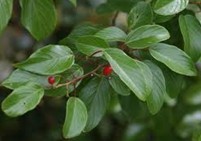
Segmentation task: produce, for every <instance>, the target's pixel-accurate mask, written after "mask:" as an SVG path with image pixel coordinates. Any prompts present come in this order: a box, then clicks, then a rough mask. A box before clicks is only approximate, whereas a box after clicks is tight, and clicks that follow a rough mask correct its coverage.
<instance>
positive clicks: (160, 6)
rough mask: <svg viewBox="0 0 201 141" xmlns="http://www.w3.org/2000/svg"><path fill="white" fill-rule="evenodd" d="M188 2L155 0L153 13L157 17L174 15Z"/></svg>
mask: <svg viewBox="0 0 201 141" xmlns="http://www.w3.org/2000/svg"><path fill="white" fill-rule="evenodd" d="M188 3H189V0H157V2H156V3H155V6H154V12H155V13H157V14H159V15H174V14H177V13H179V12H181V11H182V10H184V9H185V8H186V7H187V5H188Z"/></svg>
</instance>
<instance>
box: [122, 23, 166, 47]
mask: <svg viewBox="0 0 201 141" xmlns="http://www.w3.org/2000/svg"><path fill="white" fill-rule="evenodd" d="M169 37H170V35H169V32H168V31H167V30H166V29H165V28H164V27H162V26H159V25H145V26H141V27H139V28H137V29H135V30H132V31H131V32H130V33H129V34H128V37H127V39H126V45H128V47H130V48H134V49H142V48H146V47H148V46H150V45H153V44H155V43H158V42H161V41H164V40H167V39H168V38H169Z"/></svg>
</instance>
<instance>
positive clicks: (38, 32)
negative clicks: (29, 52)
mask: <svg viewBox="0 0 201 141" xmlns="http://www.w3.org/2000/svg"><path fill="white" fill-rule="evenodd" d="M20 6H21V9H22V11H21V22H22V24H23V25H24V26H25V27H26V29H27V30H28V31H29V32H30V33H31V34H32V36H34V38H36V39H37V40H41V39H44V38H46V37H47V36H48V35H50V33H51V32H53V30H54V29H55V27H56V9H55V7H54V3H53V1H52V0H20Z"/></svg>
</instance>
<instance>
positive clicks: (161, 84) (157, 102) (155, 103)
mask: <svg viewBox="0 0 201 141" xmlns="http://www.w3.org/2000/svg"><path fill="white" fill-rule="evenodd" d="M145 63H146V64H147V65H148V66H149V68H150V70H151V72H152V74H153V89H152V92H151V94H150V95H149V96H148V98H147V106H148V109H149V111H150V112H151V113H152V114H156V113H157V112H159V110H160V109H161V107H162V105H163V102H164V99H165V95H166V86H165V78H164V76H163V72H162V71H161V69H160V68H159V67H158V66H157V65H155V64H154V63H152V62H151V61H145Z"/></svg>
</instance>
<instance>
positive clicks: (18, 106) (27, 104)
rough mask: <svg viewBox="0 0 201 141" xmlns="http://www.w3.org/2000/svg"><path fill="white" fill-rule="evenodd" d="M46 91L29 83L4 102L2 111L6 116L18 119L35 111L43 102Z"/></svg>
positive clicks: (16, 90)
mask: <svg viewBox="0 0 201 141" xmlns="http://www.w3.org/2000/svg"><path fill="white" fill-rule="evenodd" d="M43 95H44V90H43V88H42V87H41V86H39V85H37V84H35V83H27V84H26V85H24V86H21V87H19V88H17V89H15V90H14V91H13V92H12V93H11V94H10V95H9V96H8V97H7V98H6V99H4V101H3V102H2V105H1V107H2V110H3V111H4V112H5V114H6V115H8V116H11V117H16V116H20V115H23V114H24V113H26V112H28V111H30V110H33V109H34V108H35V107H36V106H37V105H38V104H39V102H40V101H41V99H42V97H43Z"/></svg>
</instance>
